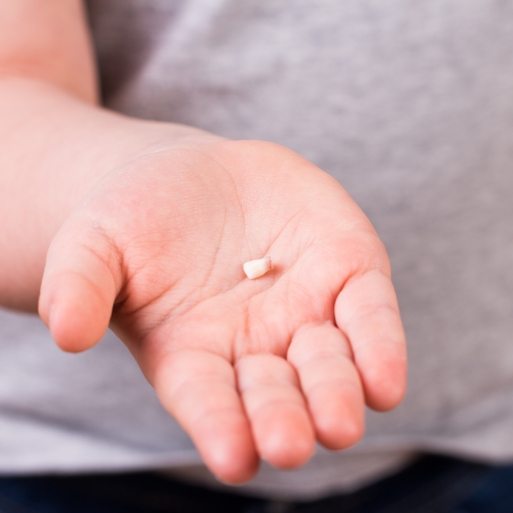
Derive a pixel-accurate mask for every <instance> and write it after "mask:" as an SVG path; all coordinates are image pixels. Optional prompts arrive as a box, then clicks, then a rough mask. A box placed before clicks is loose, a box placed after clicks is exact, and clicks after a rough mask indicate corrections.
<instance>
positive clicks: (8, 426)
mask: <svg viewBox="0 0 513 513" xmlns="http://www.w3.org/2000/svg"><path fill="white" fill-rule="evenodd" d="M87 6H88V15H89V20H90V24H91V28H92V32H93V39H94V44H95V47H96V51H97V58H98V66H99V71H100V78H101V84H102V93H103V100H104V103H105V105H106V106H107V107H109V108H111V109H114V110H117V111H120V112H123V113H126V114H129V115H132V116H138V117H143V118H150V119H156V120H163V121H172V122H177V123H185V124H189V125H194V126H197V127H200V128H203V129H206V130H210V131H212V132H215V133H217V134H220V135H223V136H226V137H230V138H238V139H242V138H254V139H266V140H271V141H275V142H278V143H281V144H283V145H285V146H288V147H290V148H292V149H294V150H296V151H298V152H299V153H301V154H302V155H304V156H305V157H307V158H308V159H310V160H311V161H313V162H314V163H316V164H317V165H319V166H320V167H321V168H323V169H324V170H326V171H327V172H329V173H330V174H331V175H332V176H334V177H335V178H336V179H337V180H339V181H340V183H341V184H342V185H343V186H344V187H345V188H346V189H347V190H348V191H349V193H350V194H351V195H352V196H353V198H354V199H355V200H356V201H357V202H358V203H359V205H360V206H361V207H362V208H363V209H364V210H365V212H366V213H367V214H368V216H369V217H370V218H371V220H372V221H373V223H374V225H375V226H376V228H377V230H378V232H379V234H380V236H381V237H382V239H383V241H384V242H385V244H386V246H387V248H388V251H389V253H390V257H391V261H392V267H393V275H394V282H395V285H396V287H397V291H398V295H399V301H400V305H401V311H402V317H403V321H404V324H405V328H406V333H407V337H408V344H409V345H408V350H409V358H410V374H409V389H408V394H407V397H406V399H405V400H404V402H403V403H402V405H401V406H400V407H399V408H397V409H396V410H394V411H393V412H390V413H386V414H380V413H376V412H371V411H369V412H368V413H367V416H366V421H367V433H366V436H365V438H364V440H363V441H362V442H361V443H360V444H358V445H357V446H355V447H353V448H351V449H349V450H347V451H342V452H330V451H327V450H325V449H322V448H321V447H319V448H318V450H317V452H316V455H315V456H314V458H313V459H312V461H311V462H310V463H309V464H307V465H306V466H305V467H303V468H301V469H298V470H295V471H287V472H284V471H279V470H276V469H273V468H271V467H270V466H268V465H265V464H264V465H263V466H262V468H261V469H260V471H259V473H258V475H257V476H256V478H255V479H254V480H253V481H252V482H251V483H249V484H247V485H244V486H242V487H238V488H237V489H238V490H239V491H250V492H252V493H258V494H262V495H268V496H277V497H295V498H308V497H314V496H319V495H321V494H324V493H328V492H330V491H344V490H349V489H353V488H357V487H360V486H362V485H363V484H365V483H367V482H369V481H372V480H373V479H377V478H378V477H380V476H383V475H386V474H387V473H390V472H392V471H394V470H395V469H396V468H398V467H400V466H401V465H404V464H405V463H406V462H408V461H410V460H411V459H412V458H415V457H416V455H418V454H420V453H422V452H425V451H431V452H440V453H447V454H455V455H460V456H461V457H465V458H473V459H477V460H484V461H494V462H499V461H507V460H513V349H512V344H513V335H512V334H513V302H512V300H511V298H512V292H513V271H512V261H513V228H512V226H513V201H511V197H512V193H513V3H511V2H507V1H504V0H489V1H487V2H482V1H479V0H454V1H452V2H445V1H444V0H420V1H418V2H415V4H412V3H411V2H409V1H407V0H391V1H388V2H382V1H380V0H346V1H344V2H340V1H339V0H319V1H316V2H312V1H310V0H295V1H293V2H281V1H278V0H276V1H274V0H245V1H240V0H208V1H205V0H187V1H185V0H175V1H173V2H169V1H167V0H146V1H145V0H89V1H88V2H87ZM0 376H1V378H0V472H1V473H4V474H26V473H32V474H33V473H47V472H68V473H69V472H84V471H117V470H129V469H158V470H162V471H165V472H170V473H172V474H176V475H180V476H182V477H185V478H190V479H194V480H199V481H201V482H204V483H206V484H209V485H212V486H220V487H222V486H224V485H221V484H220V483H217V482H216V481H215V480H214V479H213V478H212V477H211V476H210V474H209V473H208V471H207V470H206V469H205V468H204V467H203V466H202V464H201V460H200V458H199V456H198V454H197V453H196V451H195V449H194V447H193V445H192V443H191V441H190V440H189V438H188V437H187V435H186V434H185V433H184V432H183V431H182V430H181V428H180V427H179V426H178V425H177V424H176V423H175V421H174V420H173V419H172V418H170V417H169V416H168V415H167V414H166V413H165V412H164V411H163V409H162V407H161V406H160V405H159V404H158V402H157V400H156V399H155V397H154V395H153V393H152V390H151V388H150V387H149V385H148V384H147V383H146V382H145V381H144V378H143V377H142V375H141V373H140V371H139V370H138V368H137V365H136V363H135V362H134V361H133V359H132V358H131V356H130V355H129V353H128V351H127V350H126V348H125V347H124V346H123V344H122V343H120V342H119V341H118V340H116V338H115V337H114V336H113V335H112V334H108V335H107V336H106V337H105V340H104V341H103V342H102V343H101V344H100V345H99V346H98V347H96V348H95V349H93V350H91V351H89V352H87V353H84V354H80V355H69V354H64V353H61V352H60V351H59V350H58V349H57V348H56V347H55V346H54V345H53V344H52V342H51V340H50V337H49V335H48V333H47V331H46V329H45V328H44V327H43V325H42V323H41V322H40V321H39V320H38V319H37V318H36V317H35V316H31V315H26V314H17V313H13V312H8V311H6V310H2V311H0Z"/></svg>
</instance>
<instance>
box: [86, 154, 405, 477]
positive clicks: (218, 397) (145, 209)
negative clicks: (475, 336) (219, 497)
mask: <svg viewBox="0 0 513 513" xmlns="http://www.w3.org/2000/svg"><path fill="white" fill-rule="evenodd" d="M251 151H253V153H252V154H251ZM248 153H249V154H250V157H251V158H248V157H247V155H248ZM192 154H193V157H192V165H193V166H194V169H201V173H195V172H194V173H192V174H191V171H190V170H191V164H187V165H184V166H182V167H183V169H184V173H188V175H187V180H186V181H185V182H184V181H181V180H177V181H173V182H172V183H171V184H169V191H166V187H165V186H164V187H162V183H161V182H160V178H158V179H157V178H156V182H158V184H160V185H158V184H157V183H155V184H154V185H155V188H156V190H158V191H159V194H158V195H156V198H155V197H154V198H153V201H151V202H148V203H147V204H145V203H144V202H140V207H139V208H140V209H141V210H140V211H137V214H138V215H137V216H134V215H125V216H122V219H123V221H122V223H121V224H122V229H121V230H119V229H118V232H117V233H116V232H115V229H114V228H113V227H112V226H113V225H108V224H107V225H105V224H104V229H105V230H107V231H109V232H110V233H109V235H110V237H111V238H112V239H113V240H115V242H116V246H117V247H118V248H121V250H120V251H121V252H122V253H123V259H124V271H123V272H124V276H123V287H122V289H121V290H120V291H119V294H118V301H117V304H116V306H115V310H114V317H113V321H114V323H113V326H114V328H115V330H116V331H117V332H118V333H119V334H120V336H121V337H122V339H123V340H125V342H126V343H127V344H128V346H129V347H130V349H131V350H132V352H133V353H134V355H135V356H136V358H137V360H138V361H139V363H140V365H141V367H142V369H143V371H144V372H145V374H146V375H147V377H148V379H149V380H150V382H152V383H153V384H154V386H155V388H156V391H157V393H158V395H159V397H160V399H161V401H162V403H163V405H164V406H165V407H166V408H167V409H168V410H169V411H170V412H171V413H172V414H173V415H174V416H175V417H176V418H177V419H178V421H179V422H180V423H181V424H182V425H183V426H184V428H185V429H186V430H187V432H188V433H189V434H190V435H191V437H192V438H193V440H194V441H195V443H196V445H197V446H198V449H199V450H200V452H201V454H202V455H203V458H204V459H205V461H206V463H207V465H209V466H210V468H211V469H212V470H213V471H214V472H215V473H216V474H217V475H218V476H220V477H222V478H224V479H226V480H229V481H239V480H244V479H247V478H248V477H249V476H250V475H251V474H252V473H253V472H254V470H255V467H256V464H257V461H258V456H260V457H263V458H264V459H267V460H268V461H269V462H271V463H273V464H275V465H277V466H280V467H290V466H296V465H299V464H301V463H303V462H304V461H306V459H308V457H309V456H310V455H311V451H312V449H313V442H314V440H315V438H317V439H318V440H319V441H321V442H322V443H323V444H324V445H326V446H327V447H331V448H341V447H344V446H347V445H349V444H351V443H353V442H354V441H356V439H357V438H358V437H359V436H360V434H361V431H362V422H363V420H362V419H363V405H364V400H363V397H364V393H365V395H366V397H367V402H368V403H369V404H370V405H372V406H375V407H387V406H388V405H390V404H392V403H394V402H396V401H397V399H398V395H400V393H399V394H398V393H397V391H398V390H400V389H401V388H402V377H401V376H402V374H403V369H402V368H401V367H402V365H403V363H404V362H403V361H402V360H403V359H404V354H403V353H402V350H403V347H402V333H401V327H400V322H399V317H398V312H397V305H396V304H395V298H394V295H393V289H392V288H391V285H390V283H389V281H388V279H387V278H386V274H387V273H388V270H387V266H388V264H387V261H386V255H385V254H384V251H383V248H382V246H381V245H380V243H379V241H378V239H377V237H376V235H375V233H374V232H373V230H372V227H371V226H370V224H369V222H368V221H367V220H366V218H365V216H363V214H362V213H361V212H360V210H359V209H358V208H357V207H356V205H354V203H353V202H352V201H351V200H350V199H349V198H348V197H347V195H346V194H345V193H344V191H343V190H342V188H341V187H339V186H338V184H336V183H335V181H334V180H333V179H331V178H330V177H328V176H327V175H325V174H324V173H322V172H321V171H319V170H317V169H316V168H314V167H313V166H312V165H310V164H308V163H306V162H305V161H303V160H302V159H299V158H298V157H297V156H294V155H292V154H290V153H283V152H280V151H279V150H277V149H276V148H275V147H273V146H271V147H269V146H265V145H264V147H262V146H258V145H257V147H256V149H254V148H252V147H246V148H245V153H244V155H245V158H244V159H241V158H240V157H239V154H240V152H239V151H238V148H236V149H233V145H228V147H227V149H225V150H221V151H220V150H219V148H217V151H216V153H215V155H214V156H213V155H212V154H211V153H209V150H208V149H207V150H201V151H194V152H192ZM184 155H185V156H184ZM186 157H187V159H189V160H187V162H190V161H191V157H190V152H189V151H185V152H184V153H183V154H182V159H185V158H186ZM169 158H170V157H169V156H168V155H164V157H163V159H164V161H165V163H166V164H169V161H168V159H169ZM173 158H174V157H173ZM154 162H155V159H153V165H155V164H154ZM181 162H183V160H181ZM161 164H162V165H164V162H161ZM158 168H159V166H158V165H157V169H158ZM152 169H153V168H152ZM235 170H236V171H235ZM237 173H238V174H237ZM155 176H156V177H160V175H159V174H158V173H157V175H155ZM175 176H176V175H175ZM178 176H179V173H178ZM142 178H143V179H144V181H145V182H144V183H150V184H151V182H152V173H151V171H148V170H146V172H145V173H144V174H143V177H136V178H134V179H133V183H132V184H131V185H132V187H131V188H130V187H128V189H125V190H124V191H123V194H124V196H123V200H122V199H121V198H120V202H122V201H125V202H126V203H127V204H130V205H132V204H133V202H134V200H133V199H132V201H130V195H131V192H130V191H131V190H133V191H134V194H135V193H137V194H139V191H140V184H139V183H138V180H140V179H142ZM177 189H178V190H179V191H180V195H178V196H177V195H176V190H177ZM190 191H192V195H191V197H190V198H189V197H188V194H191V192H190ZM109 195H110V196H112V194H109ZM169 197H180V199H181V200H182V201H181V204H180V205H179V206H177V204H176V203H173V202H172V201H171V202H170V201H169ZM127 198H128V199H127ZM198 204H199V205H201V207H200V208H198ZM95 207H96V206H95ZM101 210H102V209H101V208H99V209H98V208H96V211H100V212H101ZM148 219H151V222H152V224H151V226H152V228H153V229H152V230H148V223H147V220H148ZM114 226H115V227H118V228H119V223H115V224H114ZM123 234H125V235H123ZM177 234H179V236H178V237H177V236H176V235H177ZM183 234H187V237H184V236H183ZM264 255H270V256H271V257H272V260H273V270H272V271H271V272H270V273H269V274H267V275H265V276H264V277H262V278H259V279H257V280H248V279H246V278H245V276H244V274H243V272H242V263H243V262H244V261H245V260H249V259H253V258H258V257H262V256H264ZM384 329H386V330H387V331H388V333H386V334H383V330H384ZM390 329H392V333H390ZM380 339H385V340H384V342H385V343H384V344H383V343H381V347H379V348H378V347H377V346H378V344H380V342H383V341H382V340H380ZM349 340H350V341H351V344H352V347H351V348H350V345H349V342H348V341H349ZM387 341H388V342H389V341H392V342H393V343H392V344H387V343H386V342H387ZM398 342H399V343H398ZM354 362H356V366H355V364H354ZM357 368H358V371H357ZM394 373H395V374H397V373H399V375H396V376H394ZM362 382H363V387H362ZM383 383H385V384H386V383H390V386H389V387H388V388H389V390H388V391H387V387H386V386H385V387H384V388H383ZM394 387H395V389H394ZM394 390H395V391H394Z"/></svg>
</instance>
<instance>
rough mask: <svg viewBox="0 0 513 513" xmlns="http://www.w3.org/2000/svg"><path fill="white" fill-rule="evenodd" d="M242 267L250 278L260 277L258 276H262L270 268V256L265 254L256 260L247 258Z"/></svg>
mask: <svg viewBox="0 0 513 513" xmlns="http://www.w3.org/2000/svg"><path fill="white" fill-rule="evenodd" d="M242 268H243V269H244V273H245V274H246V276H247V277H248V278H249V279H250V280H254V279H255V278H260V276H263V275H264V274H265V273H267V272H268V271H270V270H271V269H272V262H271V257H270V256H265V257H263V258H257V259H256V260H248V261H247V262H244V264H242Z"/></svg>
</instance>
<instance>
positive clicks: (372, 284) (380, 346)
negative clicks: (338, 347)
mask: <svg viewBox="0 0 513 513" xmlns="http://www.w3.org/2000/svg"><path fill="white" fill-rule="evenodd" d="M335 320H336V324H337V326H338V327H339V329H340V330H342V331H343V332H344V333H345V334H346V336H347V337H348V338H349V341H350V343H351V347H352V349H353V354H354V360H355V363H356V366H357V368H358V370H359V372H360V376H361V379H362V382H363V387H364V391H365V397H366V402H367V404H368V405H369V406H370V407H371V408H374V409H376V410H388V409H391V408H394V407H395V406H397V405H398V404H399V402H400V401H401V400H402V398H403V396H404V393H405V390H406V338H405V334H404V330H403V325H402V322H401V317H400V314H399V305H398V302H397V297H396V294H395V290H394V287H393V285H392V281H391V279H390V277H389V276H388V275H387V274H385V273H384V272H383V271H380V270H377V269H373V270H371V271H367V272H365V273H364V274H361V275H356V276H354V277H352V278H350V279H349V280H348V281H347V282H346V283H345V285H344V287H343V288H342V290H341V291H340V293H339V295H338V297H337V299H336V301H335Z"/></svg>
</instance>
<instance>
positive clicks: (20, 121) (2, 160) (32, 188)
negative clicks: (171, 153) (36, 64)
mask: <svg viewBox="0 0 513 513" xmlns="http://www.w3.org/2000/svg"><path fill="white" fill-rule="evenodd" d="M190 130H193V129H188V128H187V127H181V126H179V125H170V124H163V123H151V122H146V121H140V120H135V119H131V118H128V117H125V116H121V115H118V114H115V113H112V112H109V111H107V110H105V109H102V108H100V107H98V106H95V105H92V104H88V103H85V102H83V101H81V100H80V99H78V98H77V97H76V96H73V95H71V94H68V93H67V92H66V91H63V90H61V89H60V88H59V87H57V86H54V85H52V84H48V83H45V82H42V81H39V80H32V79H28V78H15V77H12V78H9V77H4V78H2V79H0V216H1V219H2V220H3V225H2V237H1V238H0V305H3V306H7V307H10V308H17V309H24V310H31V311H34V310H35V309H36V304H37V297H38V293H39V284H40V281H41V276H42V271H43V266H44V260H45V255H46V251H47V248H48V245H49V243H50V241H51V239H52V237H53V235H54V234H55V232H56V231H57V229H58V228H59V226H60V225H61V224H62V222H63V221H64V220H65V219H66V217H67V216H68V215H69V213H70V212H71V210H72V209H73V208H74V207H75V206H76V205H78V204H79V203H80V202H81V201H83V199H84V198H85V197H86V195H87V193H88V191H90V190H91V188H92V187H93V186H94V184H95V183H96V182H97V181H98V180H100V179H101V177H102V176H104V175H105V174H106V173H108V172H110V171H111V170H114V169H116V168H117V167H119V166H120V165H122V164H123V163H125V162H127V161H129V160H130V158H131V156H132V155H134V154H136V153H137V152H139V153H140V151H141V149H144V148H146V147H147V148H151V147H152V146H158V144H159V141H162V140H163V139H167V140H168V141H169V139H170V138H173V137H176V138H179V137H180V136H182V135H185V134H187V133H189V131H190Z"/></svg>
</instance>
